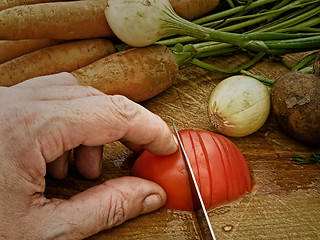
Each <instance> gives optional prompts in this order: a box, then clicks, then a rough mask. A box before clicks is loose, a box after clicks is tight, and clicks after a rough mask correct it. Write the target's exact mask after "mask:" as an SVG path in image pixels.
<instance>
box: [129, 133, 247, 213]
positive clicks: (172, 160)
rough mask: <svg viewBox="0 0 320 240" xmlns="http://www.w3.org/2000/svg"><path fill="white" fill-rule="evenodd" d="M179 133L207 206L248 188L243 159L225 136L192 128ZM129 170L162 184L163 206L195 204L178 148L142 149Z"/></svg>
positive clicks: (178, 207) (179, 207)
mask: <svg viewBox="0 0 320 240" xmlns="http://www.w3.org/2000/svg"><path fill="white" fill-rule="evenodd" d="M179 134H180V137H181V140H182V143H183V146H184V148H185V150H186V153H187V155H188V158H189V160H190V163H191V165H192V168H193V171H194V175H195V178H196V181H197V183H198V186H199V190H200V192H201V196H202V198H203V201H204V204H205V205H206V207H207V208H211V207H214V206H217V205H219V204H222V203H224V202H226V201H232V200H234V199H236V198H238V197H239V196H240V195H243V194H245V193H246V192H250V191H251V180H250V173H249V169H248V167H247V165H246V162H245V159H244V157H243V155H242V154H241V152H240V150H239V149H238V148H237V147H236V145H235V144H234V143H232V142H231V141H230V140H229V139H228V138H226V137H224V136H222V135H220V134H216V133H212V132H208V131H203V130H192V129H186V130H181V131H179ZM132 174H133V175H134V176H137V177H142V178H145V179H148V180H151V181H154V182H156V183H158V184H159V185H160V186H162V188H163V189H164V190H165V191H166V193H167V202H166V205H165V207H166V208H168V209H176V210H193V209H194V208H195V207H196V208H197V207H198V205H197V204H196V201H194V200H193V199H192V193H191V191H192V190H191V187H190V183H189V176H188V172H187V168H186V165H185V161H184V158H183V155H182V152H181V149H179V150H178V151H177V152H176V153H174V154H171V155H168V156H158V155H154V154H151V153H150V152H148V151H144V152H143V153H142V154H141V155H140V156H139V157H138V158H137V160H136V161H135V163H134V165H133V167H132Z"/></svg>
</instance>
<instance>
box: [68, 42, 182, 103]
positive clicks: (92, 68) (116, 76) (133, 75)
mask: <svg viewBox="0 0 320 240" xmlns="http://www.w3.org/2000/svg"><path fill="white" fill-rule="evenodd" d="M178 71H179V69H178V64H177V61H176V58H175V56H174V55H173V53H172V51H171V50H170V49H169V48H167V47H165V46H163V45H150V46H147V47H143V48H131V49H129V50H125V51H122V52H117V53H114V54H111V55H109V56H107V57H105V58H102V59H100V60H98V61H96V62H94V63H92V64H89V65H88V66H86V67H83V68H80V69H78V70H75V71H73V72H72V74H73V75H74V76H75V78H76V79H77V80H78V81H79V82H80V84H81V85H89V86H92V87H94V88H97V89H98V90H100V91H102V92H104V93H106V94H111V95H113V94H120V95H124V96H126V97H128V98H129V99H131V100H133V101H136V102H141V101H144V100H147V99H149V98H152V97H154V96H156V95H157V94H159V93H161V92H162V91H164V90H165V89H167V88H168V87H170V86H171V85H172V84H173V82H174V81H175V79H176V77H177V74H178Z"/></svg>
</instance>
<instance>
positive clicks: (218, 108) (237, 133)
mask: <svg viewBox="0 0 320 240" xmlns="http://www.w3.org/2000/svg"><path fill="white" fill-rule="evenodd" d="M270 109H271V100H270V92H269V90H268V88H267V87H266V86H265V85H263V84H262V83H261V82H259V81H258V80H256V79H254V78H252V77H248V76H242V75H236V76H232V77H229V78H226V79H224V80H223V81H221V82H220V83H219V84H218V85H217V86H216V87H215V88H214V89H213V91H212V92H211V95H210V98H209V104H208V114H209V118H210V121H211V123H212V124H213V126H214V128H215V129H216V130H217V131H219V132H220V133H222V134H224V135H226V136H230V137H244V136H247V135H250V134H252V133H254V132H256V131H257V130H258V129H260V128H261V127H262V126H263V125H264V123H265V122H266V120H267V119H268V116H269V113H270Z"/></svg>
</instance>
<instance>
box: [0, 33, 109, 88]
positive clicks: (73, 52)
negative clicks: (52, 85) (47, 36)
mask: <svg viewBox="0 0 320 240" xmlns="http://www.w3.org/2000/svg"><path fill="white" fill-rule="evenodd" d="M113 52H115V47H114V45H113V44H112V43H111V42H110V41H109V40H107V39H87V40H79V41H73V42H68V43H63V44H59V45H55V46H50V47H47V48H42V49H40V50H37V51H34V52H32V53H29V54H25V55H22V56H21V57H18V58H15V59H12V60H10V61H8V62H5V63H3V64H0V86H12V85H15V84H17V83H20V82H22V81H24V80H27V79H29V78H32V77H37V76H42V75H47V74H53V73H58V72H62V71H66V72H71V71H74V70H76V69H78V68H81V67H84V66H86V65H88V64H90V63H92V62H94V61H96V60H98V59H100V58H102V57H105V56H106V55H108V54H111V53H113Z"/></svg>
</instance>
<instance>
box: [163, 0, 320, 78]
mask: <svg viewBox="0 0 320 240" xmlns="http://www.w3.org/2000/svg"><path fill="white" fill-rule="evenodd" d="M272 2H274V1H271V0H258V1H254V2H252V3H250V4H248V5H247V6H238V7H235V8H233V9H228V10H225V11H222V12H219V13H217V14H212V15H209V16H205V17H203V18H200V19H198V20H195V21H194V23H197V24H203V25H207V26H209V25H212V26H217V25H219V24H220V27H221V28H220V29H219V31H228V32H231V31H243V30H244V29H249V30H248V31H246V32H244V33H243V34H241V43H237V45H235V44H232V43H230V42H229V43H225V42H224V43H221V42H217V41H206V42H200V43H199V41H200V40H199V39H197V38H194V37H190V36H180V37H173V38H172V37H171V38H163V39H161V40H160V41H158V42H157V43H159V44H163V45H167V46H172V45H173V46H174V45H175V44H177V45H181V44H182V43H187V44H188V43H189V44H190V43H192V45H193V48H194V49H195V51H196V52H197V53H196V54H194V56H193V58H192V60H190V61H189V62H190V63H192V64H194V65H196V66H199V67H202V68H205V69H207V70H210V71H215V72H220V73H228V74H234V73H238V72H240V71H241V70H244V69H246V68H248V67H250V66H252V65H253V64H254V63H256V62H257V61H259V60H260V59H261V58H262V57H263V56H265V54H270V55H280V56H281V55H284V54H287V53H294V52H304V51H309V50H314V49H319V48H320V31H319V28H318V27H317V26H318V25H319V24H320V17H319V15H320V3H318V2H317V1H301V0H296V1H290V0H286V1H280V3H278V4H274V5H273V6H272V7H271V8H270V9H265V10H264V11H261V12H258V13H253V14H246V15H244V16H241V13H242V12H243V11H244V10H246V12H247V10H248V9H249V10H254V9H255V8H257V7H261V6H263V5H265V4H270V3H272ZM234 15H236V17H233V16H234ZM220 18H222V19H220ZM234 21H237V22H238V21H241V22H240V23H235V24H231V23H233V22H234ZM228 23H229V24H231V25H228V26H225V25H226V24H228ZM259 24H260V25H259ZM238 35H239V34H238ZM238 35H237V36H238ZM233 36H235V35H233ZM244 39H245V40H244ZM180 48H181V47H180ZM189 48H190V47H189ZM173 49H175V48H174V47H173ZM239 49H242V50H245V51H249V53H250V54H251V53H252V52H253V53H254V52H256V54H255V55H254V57H253V58H252V60H251V61H249V62H248V63H247V64H245V65H243V66H241V67H239V68H236V69H232V70H226V69H221V68H218V67H216V66H213V65H212V64H208V63H205V62H203V61H201V60H200V59H202V58H207V57H210V56H216V55H220V54H223V53H229V52H234V51H238V50H239ZM310 69H311V67H310V66H309V67H306V68H305V69H304V71H310ZM301 71H303V70H301Z"/></svg>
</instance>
